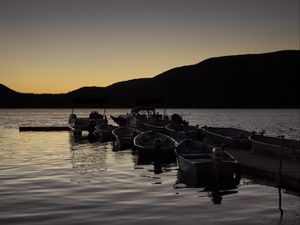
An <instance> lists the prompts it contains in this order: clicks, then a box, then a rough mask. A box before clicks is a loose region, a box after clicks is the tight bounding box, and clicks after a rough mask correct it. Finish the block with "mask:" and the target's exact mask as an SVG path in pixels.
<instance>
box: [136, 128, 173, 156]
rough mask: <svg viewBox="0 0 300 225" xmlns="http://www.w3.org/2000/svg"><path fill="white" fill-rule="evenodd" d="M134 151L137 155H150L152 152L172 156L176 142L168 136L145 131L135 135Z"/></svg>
mask: <svg viewBox="0 0 300 225" xmlns="http://www.w3.org/2000/svg"><path fill="white" fill-rule="evenodd" d="M133 144H134V149H135V150H136V151H137V152H138V153H139V154H144V155H147V154H149V155H151V154H152V153H154V152H157V153H159V154H170V155H174V149H175V146H176V144H177V142H176V141H175V140H174V139H173V138H171V137H170V136H168V135H165V134H162V133H159V132H154V131H147V132H143V133H140V134H139V135H137V136H136V137H135V138H134V140H133Z"/></svg>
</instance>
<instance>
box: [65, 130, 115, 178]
mask: <svg viewBox="0 0 300 225" xmlns="http://www.w3.org/2000/svg"><path fill="white" fill-rule="evenodd" d="M69 142H70V150H71V151H70V161H71V163H72V167H73V168H74V169H78V171H79V172H80V173H86V172H92V171H102V172H103V171H107V169H108V165H107V159H108V155H109V153H108V151H109V150H110V149H111V148H112V147H111V146H112V144H111V142H105V143H100V142H97V141H96V140H95V139H94V138H92V139H91V138H90V137H82V138H80V139H74V137H73V136H72V135H70V139H69Z"/></svg>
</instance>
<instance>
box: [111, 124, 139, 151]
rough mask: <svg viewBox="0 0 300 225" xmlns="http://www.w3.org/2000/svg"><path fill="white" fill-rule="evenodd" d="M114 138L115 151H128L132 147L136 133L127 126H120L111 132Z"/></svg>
mask: <svg viewBox="0 0 300 225" xmlns="http://www.w3.org/2000/svg"><path fill="white" fill-rule="evenodd" d="M112 134H113V135H114V136H115V143H114V144H115V148H116V149H128V148H132V146H133V139H134V137H135V136H136V135H137V134H138V131H137V130H136V129H134V128H131V127H128V126H120V127H117V128H115V129H114V130H113V131H112Z"/></svg>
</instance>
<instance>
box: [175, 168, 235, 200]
mask: <svg viewBox="0 0 300 225" xmlns="http://www.w3.org/2000/svg"><path fill="white" fill-rule="evenodd" d="M240 180H241V177H240V176H236V177H234V178H226V179H218V180H217V179H214V178H211V179H208V178H207V177H201V176H197V177H195V176H189V175H188V174H186V173H183V172H182V171H181V170H180V169H179V170H178V173H177V181H176V184H175V188H178V187H176V186H177V185H178V184H184V185H185V187H184V188H201V189H202V190H201V191H200V192H204V193H207V194H208V197H209V198H210V199H211V201H212V202H213V204H221V203H222V200H223V196H225V195H231V194H236V193H238V186H239V184H240Z"/></svg>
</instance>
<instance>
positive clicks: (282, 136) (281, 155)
mask: <svg viewBox="0 0 300 225" xmlns="http://www.w3.org/2000/svg"><path fill="white" fill-rule="evenodd" d="M278 137H279V138H281V147H280V159H279V170H278V175H279V178H278V186H279V187H281V173H282V158H283V139H284V135H281V136H278Z"/></svg>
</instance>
